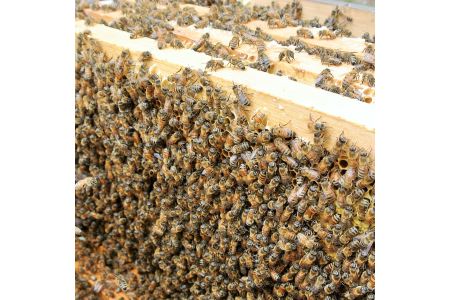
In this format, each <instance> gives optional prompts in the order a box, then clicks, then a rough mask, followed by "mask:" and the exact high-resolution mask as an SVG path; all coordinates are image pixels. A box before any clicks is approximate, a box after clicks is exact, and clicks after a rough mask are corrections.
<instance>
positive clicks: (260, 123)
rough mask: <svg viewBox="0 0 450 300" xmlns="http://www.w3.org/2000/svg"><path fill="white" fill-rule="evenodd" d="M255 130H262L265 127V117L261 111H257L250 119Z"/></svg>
mask: <svg viewBox="0 0 450 300" xmlns="http://www.w3.org/2000/svg"><path fill="white" fill-rule="evenodd" d="M251 120H252V121H253V122H254V123H253V124H254V126H255V127H256V129H259V130H263V129H264V128H266V126H267V115H266V114H265V113H263V112H261V111H257V112H256V113H255V114H254V115H253V116H252V118H251Z"/></svg>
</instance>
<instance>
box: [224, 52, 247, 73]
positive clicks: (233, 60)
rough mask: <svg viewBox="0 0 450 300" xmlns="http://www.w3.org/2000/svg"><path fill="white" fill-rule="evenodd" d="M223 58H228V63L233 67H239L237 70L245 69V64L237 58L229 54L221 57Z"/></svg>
mask: <svg viewBox="0 0 450 300" xmlns="http://www.w3.org/2000/svg"><path fill="white" fill-rule="evenodd" d="M223 58H224V59H225V60H228V64H229V65H230V66H232V67H233V68H235V69H239V70H245V65H244V63H243V62H242V61H241V60H239V59H237V58H233V57H231V56H229V55H226V56H225V57H223Z"/></svg>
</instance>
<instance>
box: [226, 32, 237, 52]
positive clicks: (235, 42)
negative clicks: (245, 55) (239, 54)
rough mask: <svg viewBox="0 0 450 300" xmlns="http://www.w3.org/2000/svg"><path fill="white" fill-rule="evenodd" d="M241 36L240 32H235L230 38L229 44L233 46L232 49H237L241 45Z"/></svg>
mask: <svg viewBox="0 0 450 300" xmlns="http://www.w3.org/2000/svg"><path fill="white" fill-rule="evenodd" d="M239 43H240V38H239V35H238V34H233V37H232V38H231V40H230V43H229V44H228V46H229V47H230V48H231V50H236V49H237V48H238V47H239Z"/></svg>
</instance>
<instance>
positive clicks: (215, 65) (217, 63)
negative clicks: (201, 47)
mask: <svg viewBox="0 0 450 300" xmlns="http://www.w3.org/2000/svg"><path fill="white" fill-rule="evenodd" d="M222 68H225V65H224V62H223V61H222V60H214V59H211V60H209V61H208V62H207V63H206V69H210V70H212V71H217V70H219V69H222Z"/></svg>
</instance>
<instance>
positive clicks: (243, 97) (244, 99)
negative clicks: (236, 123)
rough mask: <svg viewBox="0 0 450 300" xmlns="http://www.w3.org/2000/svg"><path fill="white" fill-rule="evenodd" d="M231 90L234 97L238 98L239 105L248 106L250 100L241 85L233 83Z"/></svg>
mask: <svg viewBox="0 0 450 300" xmlns="http://www.w3.org/2000/svg"><path fill="white" fill-rule="evenodd" d="M233 92H234V94H235V96H236V98H237V99H238V100H239V103H240V105H244V106H250V100H249V98H248V95H247V92H246V91H245V90H244V89H243V87H242V86H240V85H237V84H234V83H233Z"/></svg>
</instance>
